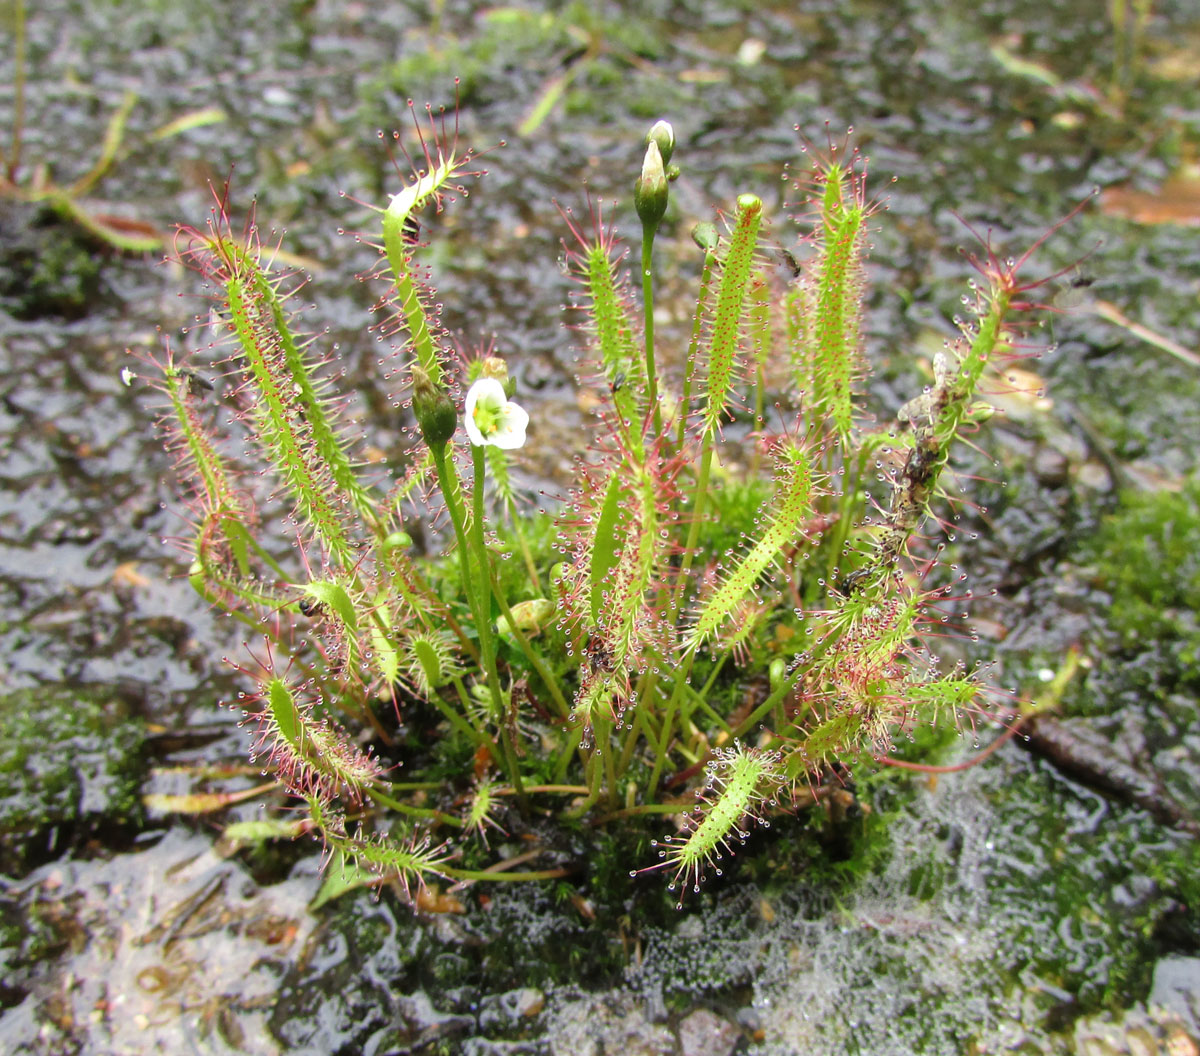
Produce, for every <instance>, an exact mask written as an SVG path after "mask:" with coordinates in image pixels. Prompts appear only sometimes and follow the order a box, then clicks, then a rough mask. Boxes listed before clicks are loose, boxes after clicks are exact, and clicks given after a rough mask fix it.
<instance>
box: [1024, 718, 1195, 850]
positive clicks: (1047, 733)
mask: <svg viewBox="0 0 1200 1056" xmlns="http://www.w3.org/2000/svg"><path fill="white" fill-rule="evenodd" d="M1023 733H1024V736H1023V737H1020V738H1018V743H1019V744H1021V745H1023V746H1024V747H1026V748H1027V749H1029V751H1031V752H1034V753H1036V754H1037V755H1039V756H1041V757H1042V758H1044V759H1046V760H1048V761H1049V762H1051V763H1053V765H1054V766H1055V767H1057V768H1058V769H1059V770H1060V771H1062V773H1064V774H1066V775H1067V776H1068V777H1072V778H1074V779H1075V780H1077V781H1081V782H1082V783H1083V784H1085V785H1087V786H1088V787H1089V788H1094V789H1096V790H1097V791H1100V792H1105V793H1107V794H1109V795H1112V796H1116V797H1117V798H1118V799H1120V800H1123V801H1124V802H1126V803H1129V804H1131V805H1133V806H1138V807H1141V808H1142V809H1143V810H1146V811H1149V813H1150V815H1151V816H1152V817H1153V818H1154V819H1155V820H1156V821H1159V822H1161V823H1162V824H1164V825H1173V826H1175V827H1176V828H1179V829H1182V830H1183V831H1185V832H1190V833H1192V834H1193V835H1200V821H1198V820H1197V819H1196V818H1195V817H1193V816H1192V815H1191V814H1190V813H1189V812H1188V811H1187V809H1186V808H1185V807H1184V806H1183V804H1181V803H1179V802H1177V801H1176V800H1175V799H1174V798H1173V797H1172V796H1171V794H1170V792H1168V791H1167V789H1166V788H1165V787H1164V786H1163V783H1162V781H1161V780H1160V779H1159V777H1158V776H1157V775H1156V774H1154V773H1153V772H1150V771H1148V770H1146V769H1143V768H1140V767H1138V766H1137V765H1135V764H1134V763H1133V762H1131V759H1132V758H1133V757H1134V756H1135V752H1136V746H1129V745H1122V744H1121V743H1120V742H1117V743H1114V742H1113V740H1112V739H1111V738H1110V737H1107V736H1106V735H1105V734H1104V733H1102V732H1101V731H1099V730H1098V729H1096V727H1095V725H1094V724H1093V723H1092V722H1090V721H1088V720H1087V719H1065V720H1064V719H1056V718H1053V717H1052V716H1049V715H1037V716H1035V717H1033V718H1032V719H1030V720H1029V721H1028V722H1027V723H1025V725H1024V727H1023ZM1131 748H1132V750H1131Z"/></svg>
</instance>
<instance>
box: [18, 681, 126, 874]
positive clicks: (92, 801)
mask: <svg viewBox="0 0 1200 1056" xmlns="http://www.w3.org/2000/svg"><path fill="white" fill-rule="evenodd" d="M142 740H143V730H142V724H141V723H140V721H138V720H137V719H135V718H132V717H131V716H130V715H129V714H128V709H127V708H126V707H125V706H124V705H123V704H122V703H121V701H119V700H117V699H115V698H112V697H107V696H105V695H103V694H101V693H97V692H95V691H92V692H87V691H84V690H80V689H77V688H73V687H69V686H60V687H54V686H45V687H42V688H40V689H37V690H22V691H18V692H14V693H9V694H7V695H5V696H3V697H0V867H2V868H3V869H4V870H5V871H17V872H22V871H24V870H25V869H26V868H28V867H29V865H30V864H31V863H33V862H34V861H36V859H37V858H39V857H44V858H50V857H55V856H57V855H58V854H61V853H63V852H64V851H65V850H67V849H68V848H71V847H74V846H77V845H78V844H79V843H80V842H81V841H82V840H83V839H84V838H85V837H87V836H88V835H90V834H92V833H94V832H97V831H98V830H101V829H104V828H110V829H111V828H122V827H127V826H131V825H134V824H136V823H137V821H138V820H139V818H140V816H141V804H140V800H139V798H138V789H139V785H140V783H141V779H142V774H143V770H144V765H143V761H142Z"/></svg>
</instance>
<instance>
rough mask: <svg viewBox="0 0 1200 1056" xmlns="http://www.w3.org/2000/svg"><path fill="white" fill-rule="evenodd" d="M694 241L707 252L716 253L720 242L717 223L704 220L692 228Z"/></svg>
mask: <svg viewBox="0 0 1200 1056" xmlns="http://www.w3.org/2000/svg"><path fill="white" fill-rule="evenodd" d="M692 241H693V242H695V243H696V245H698V246H699V247H700V248H701V249H702V250H704V252H705V253H715V252H716V249H717V242H718V235H717V225H716V224H710V223H709V222H708V221H707V220H702V221H701V222H700V223H698V224H697V225H696V226H695V227H693V228H692Z"/></svg>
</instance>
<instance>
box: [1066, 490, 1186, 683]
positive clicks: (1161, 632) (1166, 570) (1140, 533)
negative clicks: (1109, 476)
mask: <svg viewBox="0 0 1200 1056" xmlns="http://www.w3.org/2000/svg"><path fill="white" fill-rule="evenodd" d="M1087 556H1088V557H1089V558H1090V560H1091V561H1092V562H1093V563H1094V566H1095V574H1096V580H1097V582H1098V583H1099V585H1100V586H1101V587H1102V588H1103V589H1104V590H1106V591H1107V592H1108V593H1109V594H1111V595H1112V607H1111V609H1110V610H1109V614H1108V620H1109V624H1110V626H1111V627H1112V628H1113V630H1115V631H1116V632H1117V633H1118V634H1120V635H1121V636H1122V638H1123V639H1124V642H1125V643H1126V644H1128V645H1133V644H1135V643H1137V642H1139V641H1142V642H1145V641H1150V640H1151V639H1153V638H1158V637H1163V636H1170V637H1177V638H1187V639H1190V640H1192V643H1193V645H1192V650H1191V659H1192V663H1195V653H1196V643H1197V642H1200V629H1198V628H1197V624H1196V612H1197V609H1200V477H1193V478H1192V479H1190V480H1188V481H1187V482H1186V483H1185V484H1184V486H1183V488H1182V489H1181V490H1180V491H1178V492H1171V491H1156V492H1152V493H1149V494H1147V493H1142V492H1136V493H1130V494H1126V495H1124V496H1122V499H1121V505H1120V508H1119V509H1118V511H1117V512H1116V513H1114V514H1113V515H1112V516H1110V517H1109V518H1107V519H1106V520H1105V522H1104V523H1103V525H1102V526H1101V528H1100V531H1099V532H1098V533H1097V534H1096V537H1095V540H1094V541H1093V542H1092V544H1091V545H1090V546H1089V547H1088V551H1087Z"/></svg>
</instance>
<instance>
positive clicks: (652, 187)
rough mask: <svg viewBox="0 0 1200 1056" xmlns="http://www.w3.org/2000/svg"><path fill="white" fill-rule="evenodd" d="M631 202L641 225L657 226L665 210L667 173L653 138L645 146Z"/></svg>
mask: <svg viewBox="0 0 1200 1056" xmlns="http://www.w3.org/2000/svg"><path fill="white" fill-rule="evenodd" d="M633 204H634V205H635V206H636V207H637V214H638V218H639V219H640V220H641V221H642V226H643V227H657V226H658V224H659V223H660V222H661V220H662V218H663V216H664V215H665V214H666V211H667V174H666V172H665V171H664V169H663V161H662V154H660V153H659V150H658V144H657V143H655V142H654V141H653V140H651V141H650V143H649V144H647V146H646V157H645V159H644V160H643V162H642V175H641V176H640V177H639V179H638V181H637V183H635V184H634V185H633Z"/></svg>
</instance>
